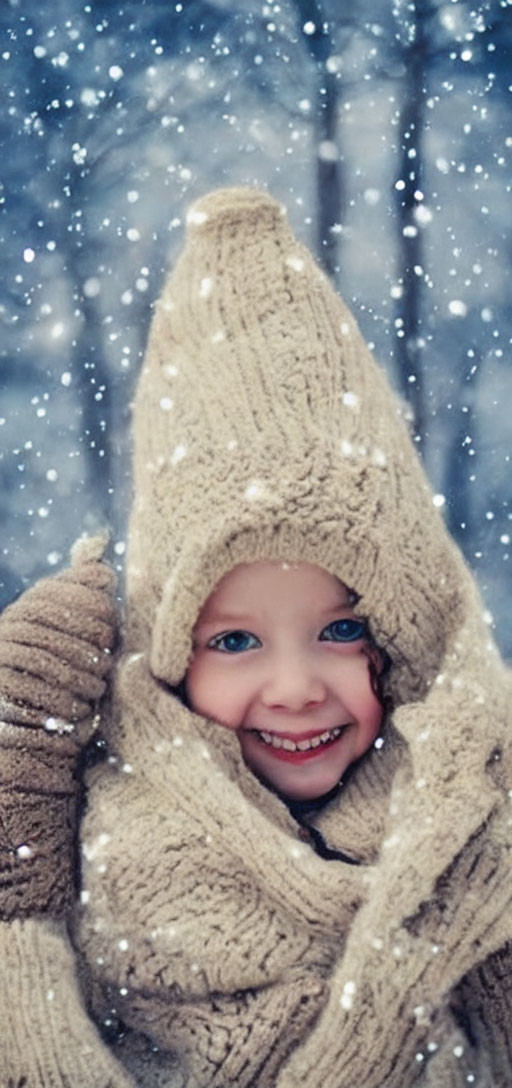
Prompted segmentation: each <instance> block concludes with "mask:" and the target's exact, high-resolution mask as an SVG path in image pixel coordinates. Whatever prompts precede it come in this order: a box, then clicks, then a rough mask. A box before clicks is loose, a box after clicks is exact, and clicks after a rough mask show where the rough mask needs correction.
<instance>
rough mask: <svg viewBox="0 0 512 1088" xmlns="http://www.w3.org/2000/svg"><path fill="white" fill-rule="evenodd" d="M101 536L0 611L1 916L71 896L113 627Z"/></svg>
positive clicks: (57, 910)
mask: <svg viewBox="0 0 512 1088" xmlns="http://www.w3.org/2000/svg"><path fill="white" fill-rule="evenodd" d="M104 544H105V541H104V540H103V539H102V538H93V539H90V540H82V541H79V542H78V544H77V545H75V548H74V550H73V556H72V565H71V567H70V569H69V570H65V571H63V572H61V573H60V574H58V575H57V576H56V577H54V578H47V579H44V580H42V581H40V582H38V583H37V584H36V585H35V586H34V587H33V588H31V589H30V590H28V591H27V592H26V593H25V594H24V595H23V596H22V597H21V598H20V599H19V600H18V601H16V602H15V603H14V604H12V605H10V606H9V608H7V609H6V610H5V612H4V613H3V615H2V616H1V617H0V719H1V720H0V918H3V919H8V918H11V917H15V916H18V917H25V916H27V915H29V914H35V913H51V914H54V915H57V914H62V913H63V911H64V910H65V909H66V907H67V906H68V905H69V903H70V902H71V901H72V899H73V896H74V892H75V888H74V883H75V880H74V839H75V827H76V814H77V802H78V799H79V793H80V782H79V779H78V776H77V774H76V764H77V757H78V754H79V752H80V750H81V748H82V747H83V746H84V744H85V743H86V742H87V740H88V739H89V738H90V736H91V735H92V732H93V730H94V727H95V724H97V710H98V704H99V700H100V699H101V697H102V695H103V694H104V692H105V687H106V678H107V674H108V672H109V669H110V666H111V662H112V649H113V647H114V644H115V639H116V630H117V613H116V608H115V605H114V601H113V591H114V584H115V577H114V574H113V572H112V570H111V569H110V567H108V566H107V565H106V564H105V563H103V562H101V557H102V553H103V550H104Z"/></svg>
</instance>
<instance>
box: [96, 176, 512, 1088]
mask: <svg viewBox="0 0 512 1088" xmlns="http://www.w3.org/2000/svg"><path fill="white" fill-rule="evenodd" d="M135 439H136V448H135V486H136V498H135V505H134V508H133V514H132V519H131V526H130V534H129V541H130V546H129V556H128V567H127V589H128V607H127V625H128V630H127V642H128V645H127V647H126V648H127V650H128V653H127V654H126V655H125V657H124V659H123V660H122V662H121V665H120V667H119V669H118V670H117V678H116V691H115V697H114V712H113V715H112V720H111V721H109V723H108V739H109V744H110V746H111V747H112V748H113V749H114V750H115V755H114V756H112V757H111V760H109V762H108V763H107V764H100V765H99V766H98V767H97V768H95V770H94V771H93V772H92V780H91V782H90V787H89V805H88V810H87V813H86V817H85V820H84V823H83V836H84V838H83V842H84V859H83V879H84V887H85V889H86V905H85V906H84V908H83V917H82V923H81V934H80V939H81V942H82V945H83V948H84V950H85V955H86V958H87V961H88V963H89V964H91V965H92V969H93V971H94V973H95V976H96V980H97V981H99V983H100V984H101V987H102V988H103V991H104V993H105V994H106V1001H107V1005H106V1008H107V1010H111V1009H112V1008H115V1009H117V1010H118V1013H119V1015H120V1017H121V1020H122V1022H123V1024H127V1025H128V1026H129V1028H130V1030H131V1031H134V1032H135V1033H137V1032H140V1033H141V1035H142V1036H143V1037H144V1038H146V1037H147V1038H149V1039H150V1041H151V1048H152V1050H151V1060H152V1061H153V1062H154V1061H156V1060H157V1059H156V1058H155V1053H157V1052H158V1054H160V1053H161V1054H165V1053H169V1054H172V1055H174V1054H177V1055H179V1061H180V1063H181V1066H180V1068H182V1069H183V1070H184V1074H183V1080H182V1081H181V1082H180V1083H183V1084H184V1083H186V1084H190V1085H192V1084H194V1085H197V1088H201V1086H208V1088H215V1085H222V1088H225V1086H227V1085H229V1084H233V1085H237V1088H255V1086H256V1085H262V1086H263V1085H267V1084H270V1083H272V1084H276V1085H277V1086H278V1088H298V1086H300V1085H304V1086H305V1085H308V1086H310V1085H312V1084H322V1085H325V1086H326V1088H339V1086H340V1085H342V1084H343V1085H355V1084H364V1085H365V1086H367V1088H384V1086H386V1088H398V1086H400V1088H403V1086H404V1085H412V1083H416V1073H417V1071H418V1069H419V1065H418V1053H419V1055H420V1058H421V1059H422V1060H423V1057H424V1053H423V1049H422V1048H423V1047H424V1046H425V1047H426V1046H427V1042H428V1045H429V1046H431V1047H433V1051H432V1052H434V1051H435V1050H436V1049H437V1047H438V1046H440V1045H441V1044H442V1045H443V1046H445V1043H446V1046H447V1047H448V1058H446V1060H445V1058H443V1065H442V1069H443V1076H444V1079H443V1084H448V1083H450V1084H453V1085H455V1084H456V1083H461V1081H460V1080H459V1079H458V1078H459V1074H458V1072H457V1074H456V1076H455V1074H454V1076H453V1077H452V1079H449V1078H448V1074H447V1073H446V1070H448V1072H449V1071H450V1069H452V1068H453V1061H454V1060H455V1059H454V1058H453V1055H454V1054H456V1053H457V1051H458V1049H459V1047H458V1044H457V1050H453V1046H454V1045H455V1044H454V1043H453V1042H451V1043H448V1042H446V1040H447V1039H448V1040H450V1039H451V1038H452V1036H450V1034H449V1032H450V1031H451V1028H450V1027H449V1026H448V1027H447V1026H446V1024H447V1023H450V1022H451V1021H450V1017H451V1012H450V1009H449V1008H448V1003H449V1002H450V1001H451V999H450V997H449V995H450V993H451V991H452V989H453V987H456V986H457V985H458V984H459V982H460V980H461V979H462V977H463V976H464V975H465V974H466V973H467V972H469V971H470V970H471V969H473V968H474V967H475V966H476V965H478V964H479V963H480V962H481V961H482V960H484V959H485V958H486V957H488V956H489V955H491V954H492V953H494V952H495V951H496V950H498V949H500V948H501V947H502V946H503V944H504V943H505V941H507V940H510V937H511V922H510V918H511V912H510V902H511V895H512V892H511V888H510V883H511V881H510V872H511V868H510V794H509V791H510V788H511V785H512V777H511V775H512V768H511V759H512V750H511V745H510V739H509V737H510V709H509V708H510V689H511V685H510V677H509V675H508V674H507V670H506V669H505V668H504V666H503V665H502V664H501V662H500V660H499V657H498V655H497V653H496V651H495V648H494V646H493V643H492V640H491V639H490V636H489V632H488V629H487V627H486V625H485V623H484V621H483V618H482V611H483V610H482V606H481V603H480V600H479V597H478V594H477V592H476V589H475V587H474V583H473V580H472V578H471V576H470V574H469V572H468V570H467V568H466V567H465V565H464V562H463V560H462V558H461V557H460V555H459V553H458V551H457V549H456V548H455V546H454V544H453V543H452V542H451V540H450V538H449V536H448V534H447V532H446V530H445V528H444V526H443V523H442V520H441V518H440V516H439V511H438V510H437V509H436V507H435V505H434V503H433V501H432V495H431V492H430V490H429V487H428V484H427V482H426V479H425V476H424V474H423V471H422V469H421V466H420V464H419V462H418V459H417V456H416V453H415V450H414V447H413V445H412V443H411V441H410V438H409V436H408V433H407V429H406V426H405V423H404V421H403V418H402V410H401V408H400V405H399V403H398V401H397V400H396V398H395V397H394V396H393V394H392V393H391V391H390V390H389V388H388V385H387V383H386V381H385V378H384V377H383V375H382V373H381V371H380V370H379V369H378V367H377V366H376V365H375V363H374V361H373V359H372V357H371V355H370V353H369V351H368V349H367V347H366V346H365V344H364V341H363V339H362V337H361V335H360V333H359V331H358V329H357V326H356V324H355V322H354V319H353V318H352V316H351V315H350V313H349V312H348V310H347V308H346V307H345V305H344V304H343V302H342V301H341V300H340V299H339V298H338V297H337V296H336V295H335V293H334V292H333V290H332V289H331V287H330V285H329V283H328V282H327V281H326V279H325V277H324V276H323V275H322V273H321V272H320V271H319V269H318V268H317V266H316V264H315V263H314V261H313V259H312V258H311V256H310V255H309V254H308V253H307V251H306V250H305V249H304V248H303V247H301V246H300V245H299V244H298V243H297V242H296V241H295V239H294V237H293V235H292V233H291V231H290V228H289V226H288V224H287V221H286V217H285V215H284V213H283V209H282V208H281V207H280V206H279V205H278V204H277V203H276V202H275V201H274V200H272V199H270V197H268V196H266V195H265V194H262V193H258V192H253V191H250V190H247V191H246V190H239V189H235V190H226V191H220V192H217V193H213V194H212V195H210V196H208V197H206V198H205V199H203V200H201V201H200V202H199V203H197V204H196V205H195V206H194V207H193V209H192V212H191V213H190V215H189V221H188V230H187V238H186V242H185V247H184V251H183V254H182V256H181V258H180V259H179V261H178V263H177V265H176V268H175V271H174V273H173V275H172V276H171V278H170V280H169V282H168V283H167V285H166V286H165V288H164V291H163V294H162V298H161V300H160V302H159V304H158V307H157V311H156V314H155V318H154V322H153V327H152V331H151V335H150V341H149V346H148V351H147V355H146V360H145V364H144V369H143V372H142V375H141V379H140V384H139V389H138V393H137V398H136V404H135ZM272 557H274V558H281V559H283V560H287V561H294V560H306V561H309V562H312V563H316V564H318V565H320V566H322V567H324V568H326V569H327V570H328V571H330V572H331V573H333V574H334V575H336V576H338V577H339V578H340V579H341V580H342V581H344V582H345V583H346V584H347V585H348V586H350V587H351V588H352V589H353V590H355V591H356V593H357V594H359V601H358V605H357V608H358V611H359V612H360V614H361V615H362V616H364V617H365V618H367V619H368V620H369V623H370V627H371V630H372V632H373V634H374V636H375V638H376V639H377V641H378V642H379V643H380V644H381V645H382V646H383V647H385V648H386V649H387V650H388V652H389V654H390V657H391V659H392V667H391V670H390V672H389V676H388V680H389V684H390V688H391V697H392V700H393V703H394V707H395V708H396V709H395V710H394V713H393V717H392V721H391V720H390V721H387V722H386V728H385V732H384V735H383V738H382V740H383V742H384V743H383V746H382V747H381V748H375V747H374V748H372V749H371V750H370V751H369V752H368V753H367V754H366V755H365V757H364V759H362V760H361V761H360V763H359V764H358V766H357V769H356V772H355V773H354V774H353V775H351V776H349V777H348V780H347V781H346V782H345V783H344V785H343V788H342V789H341V790H340V792H339V793H338V794H337V795H336V798H335V799H333V800H332V801H331V803H330V804H328V805H326V806H325V807H324V808H322V809H321V810H319V811H318V812H316V813H315V814H314V815H311V816H310V818H309V819H308V821H307V822H308V826H309V829H310V831H313V830H314V831H315V832H318V834H319V835H320V837H321V839H322V840H323V843H324V845H327V846H328V847H329V848H334V849H337V850H339V851H341V852H342V853H343V854H344V855H345V856H347V855H348V856H349V857H350V858H353V859H355V860H358V861H359V862H360V864H359V866H357V865H356V866H353V865H348V864H345V863H343V862H341V861H337V862H335V863H333V864H331V862H329V863H327V862H326V861H325V860H324V859H323V857H322V856H318V855H317V854H316V853H315V852H314V850H313V849H311V845H310V842H309V839H308V840H307V841H306V842H303V841H302V835H301V834H300V832H301V831H304V830H306V831H307V828H304V827H301V828H300V829H299V825H298V823H297V821H296V820H295V819H294V818H293V816H292V814H291V813H290V811H289V810H288V808H287V806H286V805H285V804H284V802H283V801H282V800H281V799H280V798H278V796H276V795H275V794H274V793H273V792H272V791H270V790H268V789H267V788H266V787H265V786H264V785H262V783H261V782H260V781H259V780H258V779H257V777H256V776H255V775H254V774H252V772H251V771H250V770H249V769H248V768H247V767H246V766H245V764H244V762H243V758H242V754H241V751H240V746H239V743H238V738H237V736H236V735H235V733H234V732H233V731H232V730H230V729H223V728H215V725H214V723H212V722H211V721H208V720H207V719H205V718H202V717H201V716H200V715H197V714H194V713H193V712H192V711H191V710H190V709H188V708H187V707H185V706H184V705H183V703H182V702H181V700H180V699H179V698H178V697H177V695H176V694H175V693H174V692H173V691H172V690H170V688H169V685H171V688H172V686H174V685H176V684H177V683H178V682H179V681H180V680H181V679H182V677H183V676H184V673H185V671H186V668H187V661H188V658H189V654H190V649H191V631H192V629H193V626H194V622H195V620H196V617H197V615H198V612H199V610H200V608H201V606H202V604H203V602H204V601H205V599H206V598H207V596H208V595H209V593H210V591H211V590H212V589H213V587H214V586H215V585H216V583H217V582H218V581H219V579H220V578H221V577H222V575H223V574H225V573H226V572H227V571H228V570H229V569H230V568H231V567H233V566H234V565H235V564H237V563H240V562H250V561H253V560H258V559H268V558H272ZM160 680H163V681H165V683H160V682H159V681H160ZM313 825H314V826H313ZM298 840H300V841H298ZM315 841H318V840H315ZM134 874H136V879H134ZM103 991H102V992H103ZM100 1008H101V1006H100V1004H99V1003H98V1009H100ZM102 1015H103V1014H102ZM110 1015H111V1013H110V1011H108V1013H107V1023H108V1022H109V1019H110ZM446 1018H447V1019H446ZM313 1022H314V1027H313ZM443 1025H445V1026H444V1027H443ZM443 1040H444V1041H443ZM450 1047H451V1050H450ZM462 1049H463V1048H462ZM425 1053H426V1054H430V1051H427V1050H426V1051H425ZM439 1053H441V1051H439ZM290 1054H291V1058H290V1059H289V1061H288V1056H289V1055H290ZM450 1055H451V1056H450ZM158 1060H159V1059H158ZM162 1060H163V1058H162ZM457 1060H458V1059H457ZM507 1060H508V1059H507ZM424 1064H425V1066H426V1065H427V1062H426V1061H425V1063H424ZM466 1068H467V1072H468V1074H469V1072H470V1071H471V1066H467V1067H466ZM146 1069H147V1063H146V1064H145V1065H144V1071H143V1072H142V1073H141V1075H140V1076H138V1077H137V1076H136V1077H135V1081H136V1083H141V1082H142V1081H143V1082H144V1084H146V1083H148V1084H149V1083H153V1082H152V1081H151V1080H148V1079H147V1073H146ZM411 1071H413V1072H411ZM445 1074H446V1076H445ZM471 1075H472V1076H473V1073H472V1072H471ZM468 1080H469V1076H468ZM154 1083H155V1084H156V1079H155V1082H154ZM172 1083H174V1081H173V1082H172ZM177 1083H178V1082H177ZM424 1083H425V1088H426V1086H427V1082H424ZM434 1083H436V1084H440V1083H441V1081H440V1080H439V1079H438V1080H436V1079H435V1074H434V1079H433V1080H429V1081H428V1084H434ZM482 1083H483V1082H482ZM487 1083H491V1081H488V1082H487ZM493 1083H498V1082H497V1081H495V1082H493Z"/></svg>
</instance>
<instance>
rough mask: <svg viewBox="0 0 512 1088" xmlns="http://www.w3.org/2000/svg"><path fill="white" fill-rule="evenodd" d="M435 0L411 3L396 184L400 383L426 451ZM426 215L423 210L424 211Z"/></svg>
mask: <svg viewBox="0 0 512 1088" xmlns="http://www.w3.org/2000/svg"><path fill="white" fill-rule="evenodd" d="M428 4H429V0H413V3H411V4H410V6H409V10H410V11H411V26H410V41H408V42H407V44H406V45H404V46H403V47H402V48H403V51H402V61H403V65H404V68H405V74H404V79H403V85H402V105H401V109H400V117H399V167H398V182H397V186H398V187H396V188H395V193H396V206H397V228H398V274H399V281H400V283H401V286H402V295H401V298H400V301H399V303H398V313H397V317H398V320H399V325H398V326H397V341H396V356H397V368H398V374H397V377H398V381H399V383H400V388H401V390H402V393H403V395H404V397H405V398H406V400H407V401H408V403H409V404H410V406H411V408H412V411H413V414H414V424H413V426H414V433H415V435H416V436H417V437H418V438H419V439H421V444H420V449H421V451H422V453H424V447H425V439H426V437H427V433H426V406H425V386H424V375H423V365H422V356H421V349H422V343H421V299H422V282H423V274H424V269H423V245H422V237H421V226H420V224H419V222H418V218H417V217H418V209H419V208H420V206H421V204H422V195H421V194H422V175H423V121H424V107H425V98H426V90H427V88H426V73H427V64H428V49H427V46H428V34H427V26H426V23H427V18H428V15H429V8H428ZM420 214H421V213H420Z"/></svg>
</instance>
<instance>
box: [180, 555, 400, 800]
mask: <svg viewBox="0 0 512 1088" xmlns="http://www.w3.org/2000/svg"><path fill="white" fill-rule="evenodd" d="M193 639H194V652H193V657H192V660H191V663H190V666H189V669H188V672H187V678H186V688H187V695H188V699H189V702H190V705H191V707H192V709H194V710H196V711H197V712H198V713H199V714H202V715H204V716H205V717H208V718H214V719H215V720H216V721H218V722H219V723H220V724H221V725H224V726H226V728H228V729H232V730H234V731H235V732H236V733H237V736H238V739H239V741H240V746H241V749H242V754H243V757H244V759H245V762H246V763H247V765H248V767H250V768H251V770H252V771H254V773H255V774H256V775H257V776H258V777H259V778H260V779H262V780H263V781H264V782H265V783H266V784H268V785H270V786H272V787H274V789H276V790H277V791H278V792H279V793H280V794H281V795H283V796H284V797H287V798H289V799H293V800H312V799H313V798H315V797H321V796H322V795H323V794H325V793H327V792H328V791H329V790H331V789H332V788H333V787H334V786H335V785H336V784H337V783H338V782H339V780H340V778H341V776H342V775H343V773H344V771H345V770H346V768H347V767H348V766H349V764H351V763H352V762H353V761H354V760H356V759H359V758H360V756H362V755H364V753H365V752H366V751H367V750H368V748H369V747H370V746H371V745H372V744H373V742H374V740H375V738H376V737H377V734H378V732H379V727H380V724H381V720H382V706H381V703H380V701H379V698H378V696H377V694H376V691H375V674H376V672H378V670H379V669H380V655H379V652H378V650H376V649H375V648H373V647H371V646H369V645H368V642H367V641H366V639H365V628H364V625H363V624H362V622H361V621H360V620H358V619H356V617H355V615H354V611H353V609H352V607H351V604H350V597H349V593H348V590H347V589H346V587H345V586H344V585H343V584H342V583H341V582H340V581H338V579H337V578H335V577H334V576H333V575H331V574H328V573H327V571H325V570H323V569H322V568H320V567H316V566H312V565H311V564H309V563H297V564H293V565H290V566H288V565H287V564H282V563H279V562H261V563H250V564H241V565H240V566H238V567H235V568H234V569H233V570H232V571H230V572H229V574H227V575H226V576H225V577H224V578H222V580H221V581H220V582H219V584H218V585H217V587H216V588H215V590H214V591H213V593H212V594H211V595H210V597H209V598H208V600H207V601H206V603H205V605H204V607H203V609H202V611H201V613H200V616H199V619H198V621H197V623H196V626H195V628H194V635H193Z"/></svg>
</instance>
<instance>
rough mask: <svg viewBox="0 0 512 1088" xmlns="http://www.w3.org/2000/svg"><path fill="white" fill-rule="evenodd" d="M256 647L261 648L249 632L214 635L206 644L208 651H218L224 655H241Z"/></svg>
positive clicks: (227, 632) (259, 643)
mask: <svg viewBox="0 0 512 1088" xmlns="http://www.w3.org/2000/svg"><path fill="white" fill-rule="evenodd" d="M258 646H261V642H260V640H259V638H256V635H251V633H250V631H224V633H223V634H222V635H214V636H213V638H211V639H210V641H209V643H208V649H209V650H220V651H221V652H222V653H224V654H243V653H244V652H245V651H246V650H254V649H255V648H256V647H258Z"/></svg>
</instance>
